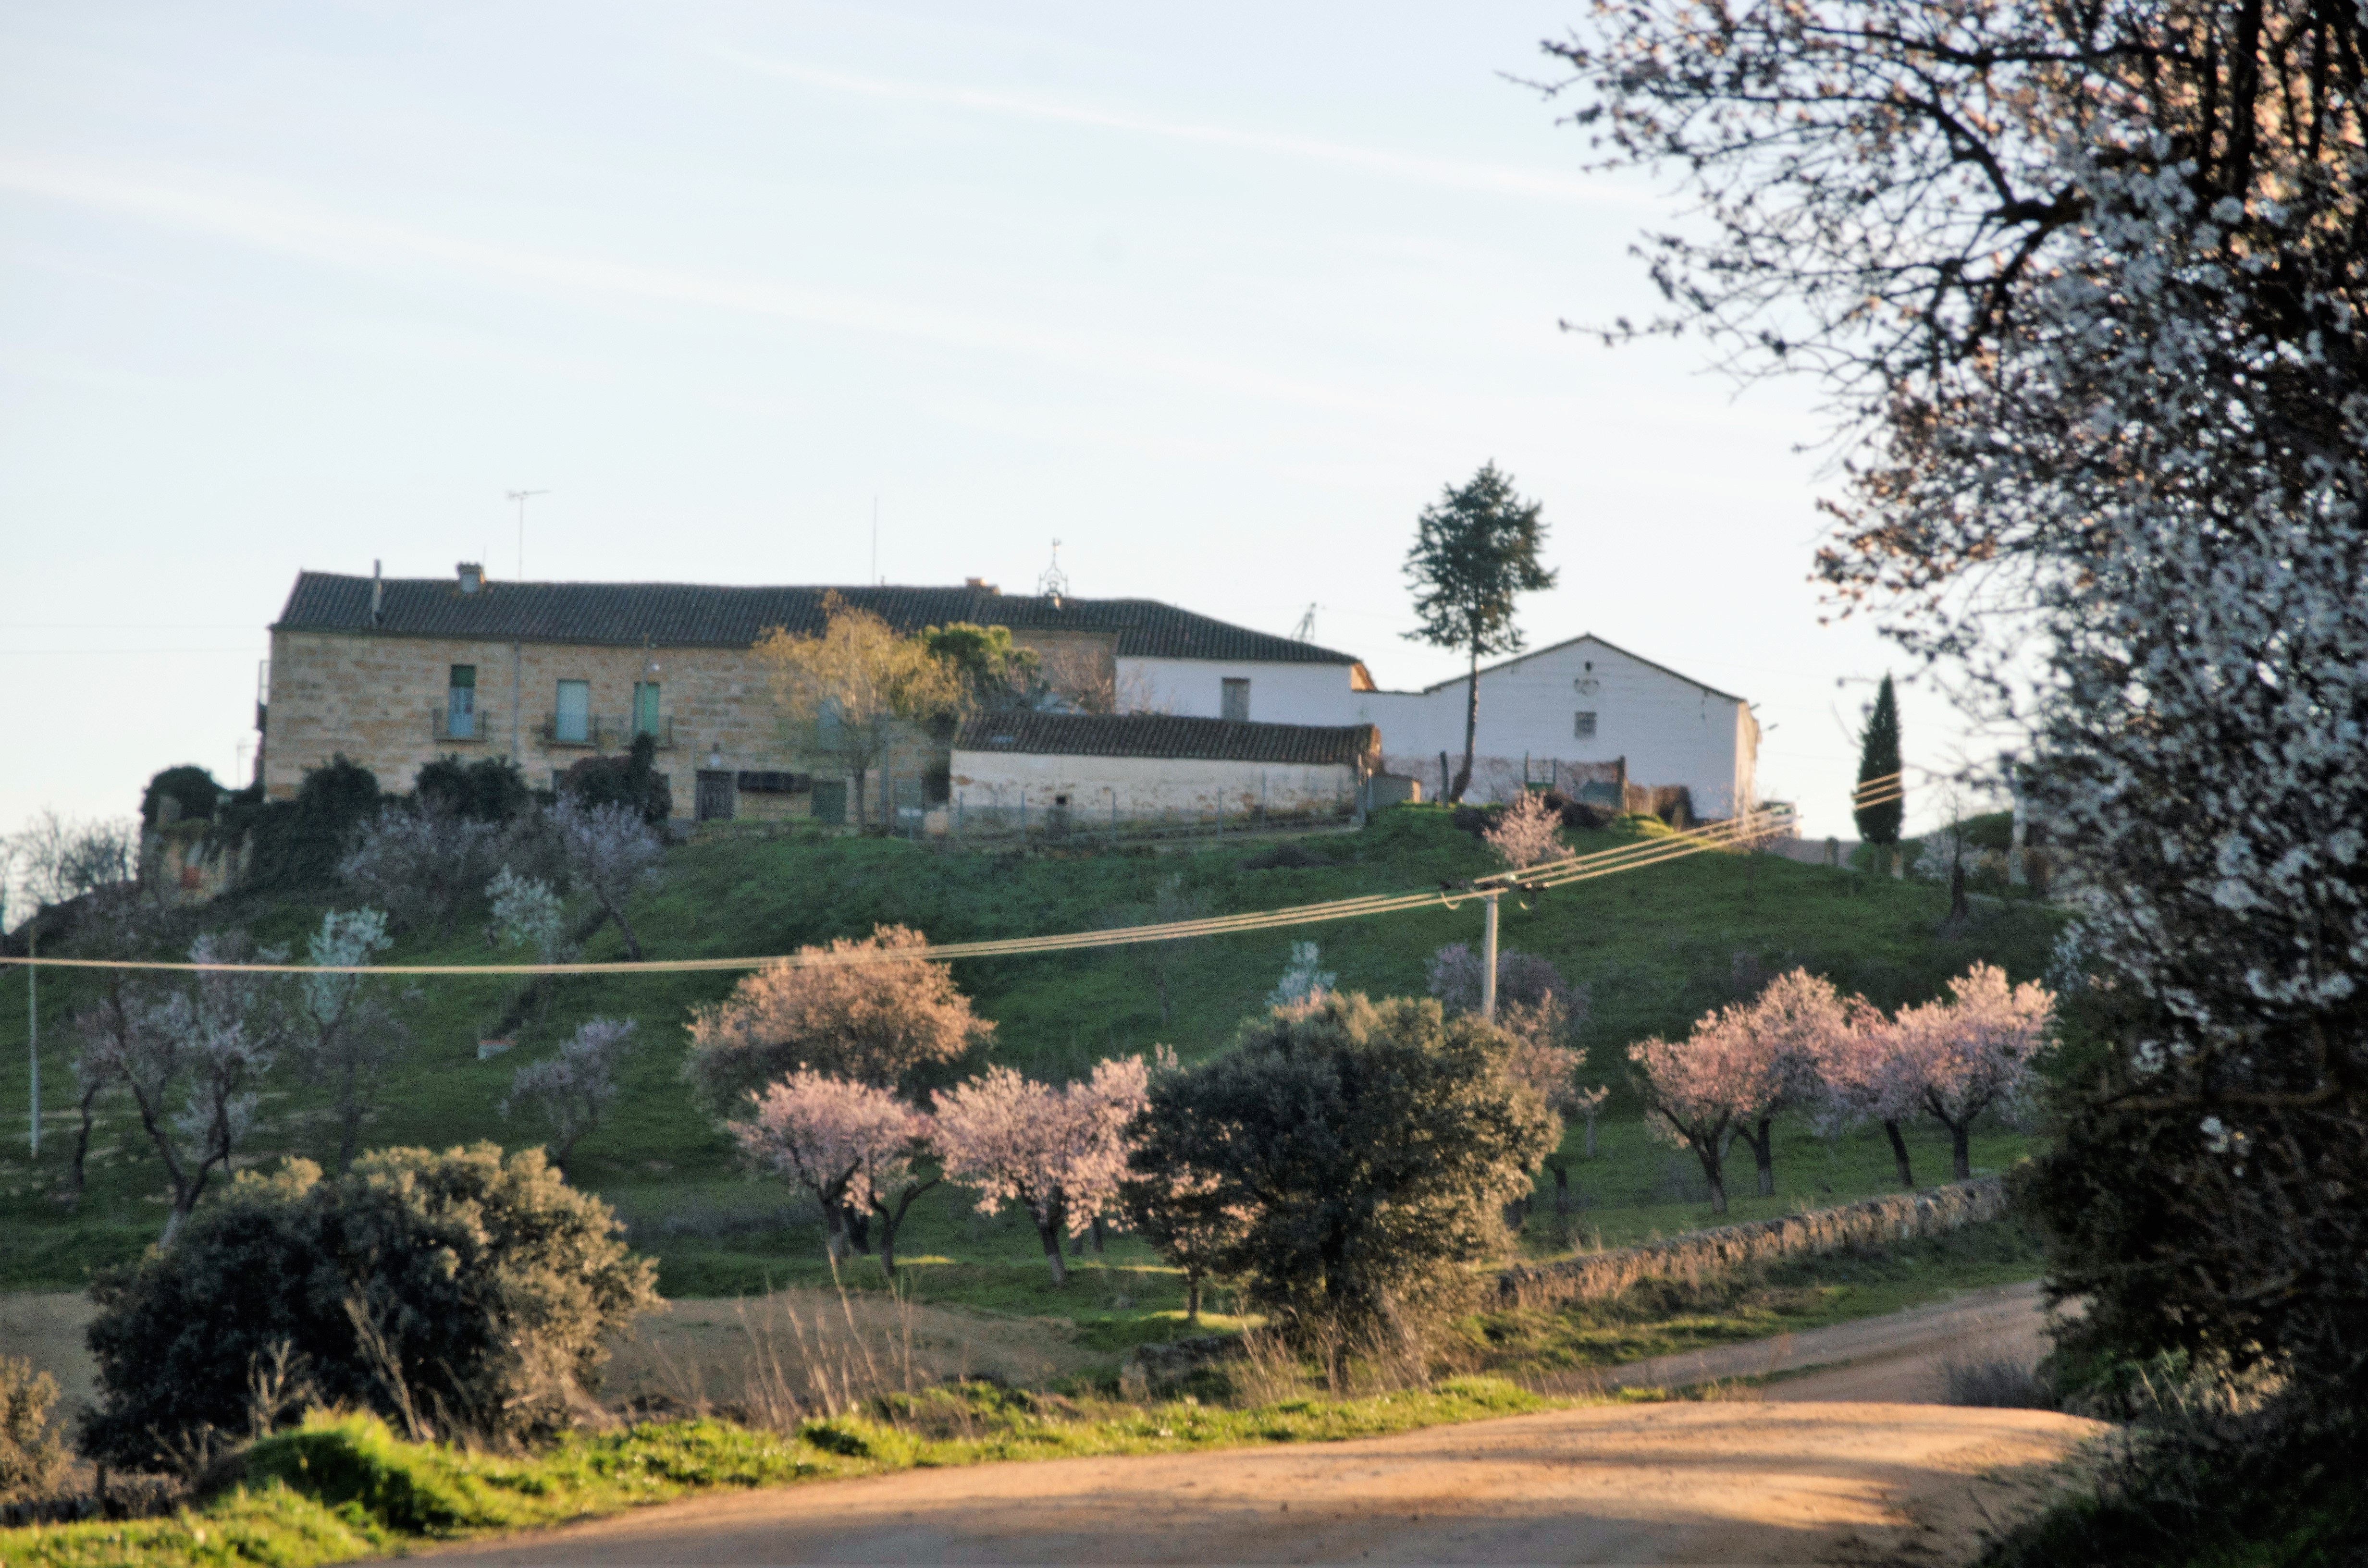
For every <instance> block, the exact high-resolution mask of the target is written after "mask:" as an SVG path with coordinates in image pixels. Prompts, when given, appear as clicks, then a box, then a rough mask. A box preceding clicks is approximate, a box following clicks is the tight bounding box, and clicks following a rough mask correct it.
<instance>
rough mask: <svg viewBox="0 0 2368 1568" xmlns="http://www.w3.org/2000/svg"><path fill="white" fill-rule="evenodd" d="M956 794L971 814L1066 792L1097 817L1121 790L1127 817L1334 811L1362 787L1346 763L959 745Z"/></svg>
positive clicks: (1076, 807) (1032, 803)
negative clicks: (1048, 752)
mask: <svg viewBox="0 0 2368 1568" xmlns="http://www.w3.org/2000/svg"><path fill="white" fill-rule="evenodd" d="M951 783H952V786H953V790H954V794H955V795H956V797H957V798H959V799H960V801H962V810H963V811H964V812H981V811H992V810H996V809H997V808H1000V809H1001V810H1003V811H1007V812H1017V811H1018V810H1019V802H1020V801H1021V799H1022V797H1023V795H1024V797H1025V798H1026V800H1027V802H1028V810H1029V811H1030V812H1031V813H1032V812H1039V811H1045V810H1049V809H1051V808H1053V806H1054V804H1055V802H1056V801H1057V800H1058V798H1059V797H1061V796H1063V795H1066V796H1067V797H1068V809H1069V811H1070V812H1072V813H1073V814H1075V815H1076V816H1077V817H1079V818H1081V819H1083V820H1085V821H1087V822H1091V821H1094V820H1096V819H1097V818H1098V817H1099V818H1105V819H1106V818H1107V817H1108V816H1109V814H1110V805H1111V796H1112V792H1115V794H1116V798H1117V806H1118V814H1119V816H1120V818H1121V820H1125V819H1130V818H1139V817H1150V816H1161V815H1165V814H1167V813H1169V812H1174V813H1176V814H1178V815H1190V814H1191V813H1194V812H1212V811H1216V810H1220V809H1222V810H1224V812H1228V813H1234V812H1254V811H1256V810H1258V806H1259V804H1260V802H1261V801H1263V802H1264V804H1265V807H1266V809H1267V810H1268V811H1269V812H1276V813H1282V812H1304V811H1334V810H1338V809H1340V808H1342V807H1345V806H1347V805H1349V803H1350V802H1351V801H1352V799H1353V797H1354V795H1355V792H1356V787H1357V773H1356V769H1355V768H1354V767H1350V766H1349V764H1346V763H1339V764H1333V765H1326V766H1320V767H1319V766H1310V765H1307V764H1294V763H1256V762H1212V761H1208V760H1205V759H1201V758H1194V757H1165V756H1160V757H1152V756H1033V755H1026V754H1017V755H1016V754H1013V753H1009V752H988V751H956V752H955V753H954V754H953V765H952V779H951Z"/></svg>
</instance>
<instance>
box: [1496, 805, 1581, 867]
mask: <svg viewBox="0 0 2368 1568" xmlns="http://www.w3.org/2000/svg"><path fill="white" fill-rule="evenodd" d="M1561 829H1562V813H1561V812H1557V811H1555V810H1554V808H1553V807H1552V806H1549V805H1547V804H1546V802H1545V797H1544V796H1543V795H1539V794H1534V793H1532V792H1531V791H1530V790H1522V791H1521V793H1520V798H1519V799H1518V800H1516V801H1514V802H1513V803H1512V804H1511V805H1509V806H1507V807H1506V808H1505V811H1504V814H1503V815H1502V816H1499V817H1498V818H1497V825H1496V826H1494V827H1492V828H1490V829H1489V830H1488V831H1487V832H1486V833H1484V834H1482V835H1480V836H1481V837H1482V838H1483V839H1485V840H1486V842H1487V845H1488V847H1489V848H1491V849H1493V850H1495V851H1496V852H1497V859H1499V860H1502V861H1503V862H1505V866H1506V868H1507V869H1508V870H1515V871H1520V870H1526V869H1528V868H1530V867H1531V866H1541V865H1543V864H1544V863H1545V862H1547V861H1549V860H1562V859H1566V858H1569V856H1570V851H1569V850H1568V849H1565V848H1564V847H1563V842H1562V834H1561Z"/></svg>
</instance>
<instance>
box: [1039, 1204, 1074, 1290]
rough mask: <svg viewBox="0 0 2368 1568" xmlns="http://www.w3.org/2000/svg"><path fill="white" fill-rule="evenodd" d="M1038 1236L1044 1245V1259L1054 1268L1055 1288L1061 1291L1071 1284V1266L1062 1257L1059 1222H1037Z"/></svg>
mask: <svg viewBox="0 0 2368 1568" xmlns="http://www.w3.org/2000/svg"><path fill="white" fill-rule="evenodd" d="M1036 1234H1037V1236H1038V1237H1039V1238H1041V1239H1042V1242H1043V1243H1044V1259H1045V1261H1046V1262H1048V1263H1050V1264H1051V1265H1052V1266H1053V1289H1054V1290H1059V1289H1060V1288H1061V1287H1062V1286H1064V1285H1065V1284H1067V1283H1068V1282H1069V1266H1068V1263H1067V1261H1066V1260H1064V1258H1063V1257H1062V1256H1061V1227H1060V1225H1059V1224H1058V1222H1055V1223H1053V1224H1050V1225H1048V1224H1046V1223H1045V1222H1044V1221H1042V1220H1039V1221H1036Z"/></svg>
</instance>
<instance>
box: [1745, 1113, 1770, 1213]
mask: <svg viewBox="0 0 2368 1568" xmlns="http://www.w3.org/2000/svg"><path fill="white" fill-rule="evenodd" d="M1736 1136H1737V1137H1739V1138H1741V1139H1742V1140H1743V1141H1744V1142H1746V1143H1748V1144H1750V1145H1751V1163H1752V1164H1753V1165H1755V1166H1757V1167H1758V1169H1759V1196H1760V1197H1762V1198H1773V1197H1775V1196H1776V1141H1775V1137H1774V1135H1773V1134H1772V1133H1770V1131H1769V1128H1768V1118H1766V1117H1764V1116H1763V1117H1761V1118H1760V1119H1759V1132H1758V1133H1756V1134H1755V1133H1754V1132H1753V1131H1751V1129H1750V1128H1749V1127H1748V1126H1745V1127H1740V1128H1737V1129H1736Z"/></svg>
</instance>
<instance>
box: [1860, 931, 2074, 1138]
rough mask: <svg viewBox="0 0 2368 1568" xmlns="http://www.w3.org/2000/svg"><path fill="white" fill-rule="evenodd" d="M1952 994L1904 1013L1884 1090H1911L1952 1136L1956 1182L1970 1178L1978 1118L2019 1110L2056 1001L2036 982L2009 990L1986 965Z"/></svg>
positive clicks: (1895, 1029)
mask: <svg viewBox="0 0 2368 1568" xmlns="http://www.w3.org/2000/svg"><path fill="white" fill-rule="evenodd" d="M1949 993H1950V999H1949V1000H1948V1001H1946V1002H1928V1003H1926V1004H1925V1005H1924V1006H1920V1007H1903V1008H1901V1009H1900V1010H1899V1015H1898V1017H1897V1018H1896V1020H1895V1021H1894V1023H1893V1025H1892V1035H1893V1040H1894V1043H1893V1046H1892V1051H1891V1056H1892V1059H1893V1062H1894V1063H1895V1065H1893V1066H1892V1067H1891V1069H1890V1074H1889V1081H1888V1082H1887V1084H1886V1091H1887V1092H1890V1093H1896V1092H1898V1089H1899V1088H1900V1087H1901V1086H1903V1085H1904V1086H1907V1087H1908V1088H1910V1089H1912V1092H1913V1095H1914V1098H1915V1101H1916V1104H1917V1105H1918V1108H1920V1109H1922V1110H1925V1111H1928V1112H1930V1114H1931V1116H1932V1117H1933V1119H1936V1120H1938V1121H1939V1122H1940V1123H1941V1125H1942V1126H1944V1127H1946V1128H1947V1129H1948V1130H1949V1133H1950V1137H1951V1141H1952V1144H1953V1154H1954V1164H1955V1170H1956V1179H1957V1180H1959V1181H1964V1179H1966V1178H1967V1177H1968V1176H1972V1175H1973V1165H1972V1151H1971V1148H1970V1147H1969V1142H1968V1141H1969V1139H1970V1136H1971V1132H1972V1128H1973V1124H1974V1119H1975V1118H1976V1117H1978V1116H1980V1115H1981V1114H1982V1113H1983V1112H1985V1111H1987V1110H1992V1109H1996V1110H2000V1111H2003V1112H2005V1113H2007V1114H2009V1115H2010V1116H2011V1115H2016V1114H2019V1113H2020V1112H2021V1110H2022V1108H2023V1107H2024V1103H2025V1101H2026V1100H2027V1098H2028V1096H2029V1095H2030V1092H2031V1087H2032V1078H2033V1073H2032V1067H2033V1063H2034V1062H2035V1061H2036V1059H2037V1057H2038V1055H2039V1052H2040V1051H2041V1050H2042V1049H2043V1048H2044V1046H2045V1044H2046V1043H2047V1034H2048V1030H2049V1028H2050V1027H2051V1026H2052V1024H2053V1023H2054V1021H2055V995H2054V994H2052V993H2051V992H2049V991H2048V989H2047V988H2046V987H2045V986H2044V985H2040V984H2037V983H2025V984H2022V985H2009V984H2008V983H2007V978H2006V971H2004V970H2002V969H2000V968H1998V966H1997V965H1995V964H1986V963H1977V964H1975V965H1974V967H1973V968H1971V969H1969V970H1967V971H1965V972H1964V974H1962V975H1960V976H1959V977H1958V978H1956V979H1955V980H1952V981H1951V982H1950V983H1949Z"/></svg>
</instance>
